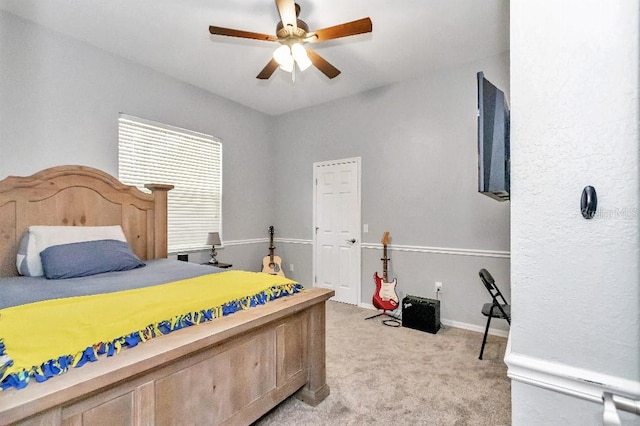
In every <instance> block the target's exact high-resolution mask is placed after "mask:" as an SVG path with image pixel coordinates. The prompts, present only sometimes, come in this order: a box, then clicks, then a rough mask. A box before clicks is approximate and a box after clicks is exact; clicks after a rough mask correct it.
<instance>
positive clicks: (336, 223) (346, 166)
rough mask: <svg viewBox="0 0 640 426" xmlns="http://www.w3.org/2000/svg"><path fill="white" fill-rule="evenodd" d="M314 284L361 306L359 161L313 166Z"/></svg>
mask: <svg viewBox="0 0 640 426" xmlns="http://www.w3.org/2000/svg"><path fill="white" fill-rule="evenodd" d="M313 179H314V230H315V235H314V244H313V271H314V285H315V286H318V287H325V288H330V289H333V290H335V292H336V295H335V297H334V298H333V300H337V301H339V302H344V303H350V304H353V305H358V304H359V303H360V249H361V244H360V220H361V219H360V158H350V159H346V160H336V161H326V162H322V163H314V164H313Z"/></svg>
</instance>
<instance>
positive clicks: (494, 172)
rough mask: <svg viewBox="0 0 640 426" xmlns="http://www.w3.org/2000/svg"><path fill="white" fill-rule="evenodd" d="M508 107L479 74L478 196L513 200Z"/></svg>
mask: <svg viewBox="0 0 640 426" xmlns="http://www.w3.org/2000/svg"><path fill="white" fill-rule="evenodd" d="M509 126H510V114H509V105H508V103H507V100H506V98H505V96H504V92H503V91H502V90H500V89H498V88H497V87H496V86H494V85H493V84H491V82H490V81H489V80H487V79H486V78H484V74H483V73H482V71H480V72H479V73H478V192H480V193H482V194H485V195H487V196H489V197H491V198H493V199H496V200H498V201H506V200H508V199H509V198H510V196H509V192H510V189H511V188H510V173H511V172H510V164H511V161H510V158H509V155H510V152H509V151H510V149H509V142H510V141H509V138H510V133H509Z"/></svg>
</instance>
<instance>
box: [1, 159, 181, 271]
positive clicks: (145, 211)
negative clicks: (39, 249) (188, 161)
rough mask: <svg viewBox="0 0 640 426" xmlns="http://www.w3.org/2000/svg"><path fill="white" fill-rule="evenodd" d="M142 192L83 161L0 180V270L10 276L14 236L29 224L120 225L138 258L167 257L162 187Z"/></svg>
mask: <svg viewBox="0 0 640 426" xmlns="http://www.w3.org/2000/svg"><path fill="white" fill-rule="evenodd" d="M145 186H146V187H147V188H148V189H150V190H151V194H146V193H144V192H142V191H140V190H139V189H138V188H136V187H134V186H129V185H124V184H122V183H121V182H120V181H118V180H117V179H116V178H114V177H113V176H111V175H109V174H107V173H105V172H103V171H100V170H97V169H94V168H91V167H86V166H58V167H52V168H49V169H45V170H42V171H40V172H38V173H36V174H34V175H32V176H28V177H19V176H9V177H7V178H6V179H4V180H1V181H0V276H3V277H4V276H15V275H17V274H18V271H17V270H16V265H15V264H16V253H17V250H18V245H19V244H20V239H21V238H22V235H23V234H24V232H25V231H26V230H27V229H28V227H29V226H31V225H59V226H104V225H122V229H123V230H124V234H125V236H126V237H127V241H128V242H129V245H131V248H132V249H133V251H134V252H135V253H136V255H138V256H139V257H140V258H141V259H156V258H162V257H167V192H168V191H169V190H171V189H173V185H161V184H150V185H145Z"/></svg>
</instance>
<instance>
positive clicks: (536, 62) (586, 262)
mask: <svg viewBox="0 0 640 426" xmlns="http://www.w3.org/2000/svg"><path fill="white" fill-rule="evenodd" d="M614 4H615V5H614ZM541 23H542V24H541ZM639 40H640V1H638V0H624V1H617V2H608V1H605V0H601V1H591V2H583V1H580V0H567V1H563V2H555V1H541V2H535V3H534V2H527V1H517V2H512V3H511V67H512V69H511V94H512V98H511V99H512V111H513V113H512V121H511V130H512V133H511V136H512V144H511V158H512V170H513V173H512V190H513V200H512V238H511V250H512V293H513V306H514V314H513V315H514V322H513V327H512V328H511V349H512V351H511V353H510V354H509V355H508V356H507V360H506V361H507V364H508V365H509V372H510V374H512V372H513V373H516V370H517V372H518V374H517V376H516V377H518V380H522V381H523V382H524V383H519V384H517V385H516V386H514V387H513V388H512V392H513V393H512V395H513V401H512V403H513V419H514V424H516V425H520V424H522V425H538V424H545V425H546V424H562V425H585V424H601V421H602V410H603V407H602V404H600V403H597V404H593V403H585V402H584V401H582V400H576V399H574V398H571V397H568V396H558V393H557V392H551V391H549V390H541V389H537V388H533V387H532V386H530V383H537V384H539V385H540V386H543V387H545V388H548V389H553V390H555V391H558V392H565V393H567V392H574V393H575V395H582V397H583V398H591V400H592V401H596V402H599V401H601V398H602V391H603V390H607V389H615V390H616V392H618V393H622V394H627V395H628V396H631V397H634V398H635V399H639V398H640V345H639V342H640V265H639V263H638V260H639V259H640V232H639V228H640V224H639V221H638V212H639V211H640V210H639V207H640V184H639V180H640V179H639V174H640V170H639V168H638V165H639V164H640V163H639V159H640V158H639V157H640V154H639V150H638V146H639V145H638V143H639V141H640V136H639V135H640V132H639V130H640V129H639V128H640V95H639V91H640V59H639V58H640V44H639ZM586 185H592V186H594V187H595V188H596V190H597V194H598V212H597V214H596V216H595V217H594V218H593V219H591V220H585V219H584V218H583V217H582V215H581V214H580V198H581V193H582V190H583V188H584V187H585V186H586ZM525 383H527V384H525ZM591 388H592V389H591ZM578 411H581V413H580V414H578ZM550 419H554V420H553V422H550ZM624 424H635V425H638V424H640V417H635V418H634V419H633V420H632V423H624Z"/></svg>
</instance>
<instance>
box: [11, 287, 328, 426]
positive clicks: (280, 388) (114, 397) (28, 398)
mask: <svg viewBox="0 0 640 426" xmlns="http://www.w3.org/2000/svg"><path fill="white" fill-rule="evenodd" d="M331 296H333V291H330V290H325V289H320V288H312V289H308V290H306V291H303V292H301V293H299V294H296V295H293V296H289V297H284V298H281V299H278V300H275V301H272V302H269V303H267V304H266V305H263V306H258V307H256V308H252V309H249V310H246V311H241V312H237V313H235V314H232V315H229V316H227V317H223V318H219V319H216V320H214V321H212V322H210V323H205V324H201V325H198V326H193V327H189V328H186V329H182V330H180V331H177V332H174V333H171V334H169V335H167V336H162V337H159V338H156V339H152V340H151V341H148V342H147V343H144V344H141V345H139V346H138V347H136V348H132V349H125V350H123V351H122V352H121V353H120V354H118V355H116V356H114V357H111V358H104V359H101V360H100V361H98V362H96V363H92V364H90V365H85V366H84V367H82V368H79V369H74V370H72V371H69V372H68V373H65V374H63V375H61V376H59V377H56V378H53V379H50V380H49V381H47V382H44V383H34V384H30V385H29V386H28V387H27V388H26V389H23V390H9V391H6V392H3V393H1V394H0V424H3V425H4V424H12V423H20V424H27V425H44V424H46V425H58V424H61V425H101V424H104V425H109V426H115V425H120V424H122V425H175V424H194V425H195V424H202V425H205V424H206V425H218V424H234V425H235V424H238V425H247V424H250V423H251V422H253V421H255V420H257V419H258V418H259V417H260V416H262V415H263V414H264V413H266V412H267V411H269V410H270V409H271V408H273V407H275V406H276V405H277V404H278V403H280V402H281V401H283V400H284V399H285V398H287V397H288V396H289V395H291V394H293V393H296V395H297V396H298V397H299V398H300V399H302V400H303V401H305V402H307V403H309V404H312V405H316V404H318V403H319V402H320V401H322V400H323V399H324V398H325V397H326V396H327V395H328V394H329V387H328V386H327V384H326V375H325V302H326V300H327V299H328V298H330V297H331Z"/></svg>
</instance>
